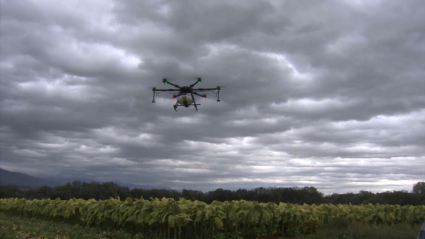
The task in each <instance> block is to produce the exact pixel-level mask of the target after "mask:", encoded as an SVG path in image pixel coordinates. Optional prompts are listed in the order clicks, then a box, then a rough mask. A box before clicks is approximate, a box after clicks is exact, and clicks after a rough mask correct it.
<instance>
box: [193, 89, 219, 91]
mask: <svg viewBox="0 0 425 239" xmlns="http://www.w3.org/2000/svg"><path fill="white" fill-rule="evenodd" d="M210 90H217V88H196V89H193V91H210Z"/></svg>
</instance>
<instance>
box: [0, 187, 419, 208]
mask: <svg viewBox="0 0 425 239" xmlns="http://www.w3.org/2000/svg"><path fill="white" fill-rule="evenodd" d="M111 197H112V198H120V199H121V200H125V199H126V198H128V197H130V198H137V199H138V198H144V199H149V198H162V197H166V198H174V199H175V200H178V199H179V198H185V199H188V200H199V201H203V202H206V203H211V202H213V201H214V200H217V201H222V202H224V201H232V200H247V201H258V202H274V203H279V202H285V203H295V204H304V203H306V204H323V203H329V204H352V205H360V204H368V203H372V204H377V203H379V204H398V205H425V182H418V183H416V184H415V185H414V186H413V188H412V191H411V192H408V191H387V192H380V193H373V192H368V191H360V192H358V193H343V194H336V193H334V194H331V195H326V196H325V195H324V194H323V193H321V192H319V191H318V190H317V189H316V188H314V187H290V188H282V187H269V188H263V187H259V188H255V189H249V190H247V189H238V190H234V191H232V190H226V189H222V188H219V189H216V190H214V191H209V192H206V193H204V192H202V191H198V190H188V189H183V190H182V191H177V190H167V189H131V190H130V189H129V188H128V187H122V186H119V185H117V184H114V183H112V182H108V183H94V182H93V183H85V182H79V181H75V182H72V183H67V184H65V185H63V186H57V187H48V186H43V187H40V188H37V189H20V188H19V187H18V186H14V185H0V198H25V199H45V198H50V199H56V198H60V199H63V200H68V199H71V198H82V199H86V200H88V199H96V200H105V199H109V198H111Z"/></svg>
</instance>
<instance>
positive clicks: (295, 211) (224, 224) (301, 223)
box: [0, 198, 425, 239]
mask: <svg viewBox="0 0 425 239" xmlns="http://www.w3.org/2000/svg"><path fill="white" fill-rule="evenodd" d="M0 211H1V218H0V219H1V221H2V223H1V225H2V226H1V233H2V234H0V236H3V238H8V237H9V238H374V239H379V238H412V239H413V238H415V237H416V236H417V234H418V232H419V229H420V226H421V223H422V221H424V220H425V206H397V205H364V206H351V205H337V206H335V205H328V204H324V205H296V204H285V203H280V204H274V203H258V202H249V201H232V202H213V203H212V204H206V203H203V202H199V201H187V200H184V199H182V200H179V201H174V200H173V199H166V198H163V199H161V200H159V199H153V200H143V199H140V200H132V199H130V198H128V199H127V200H125V201H120V200H116V199H110V200H104V201H96V200H81V199H71V200H32V201H30V200H25V199H0ZM16 236H18V237H16Z"/></svg>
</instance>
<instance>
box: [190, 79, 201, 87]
mask: <svg viewBox="0 0 425 239" xmlns="http://www.w3.org/2000/svg"><path fill="white" fill-rule="evenodd" d="M196 84H201V78H198V79H197V80H196V82H195V83H193V84H191V85H190V87H191V88H192V87H194V86H195V85H196Z"/></svg>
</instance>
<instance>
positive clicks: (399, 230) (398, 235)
mask: <svg viewBox="0 0 425 239" xmlns="http://www.w3.org/2000/svg"><path fill="white" fill-rule="evenodd" d="M0 225H1V226H0V238H4V239H7V238H34V239H35V238H43V239H59V238H60V239H71V238H72V239H73V238H75V239H93V238H98V239H109V238H110V239H112V238H113V239H115V238H120V239H130V238H131V239H144V238H146V237H143V235H141V234H136V235H132V234H131V233H127V232H124V231H122V230H121V231H119V230H118V231H117V230H104V229H100V228H98V227H90V228H87V227H84V226H81V225H78V224H70V223H65V222H60V221H53V220H38V219H35V218H32V217H23V216H10V215H7V214H4V213H0ZM420 227H421V225H420V224H419V225H409V224H406V223H403V224H396V225H392V226H388V225H377V226H370V225H363V224H355V223H349V222H348V221H346V220H344V221H338V222H331V223H327V224H325V225H324V226H323V227H322V228H320V229H319V230H318V231H317V232H316V233H314V234H309V235H299V236H296V237H295V238H296V239H330V238H333V239H337V238H350V239H365V238H373V239H381V238H382V239H404V238H405V239H416V236H417V234H418V230H419V228H420ZM284 238H286V237H273V238H268V239H284Z"/></svg>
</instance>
